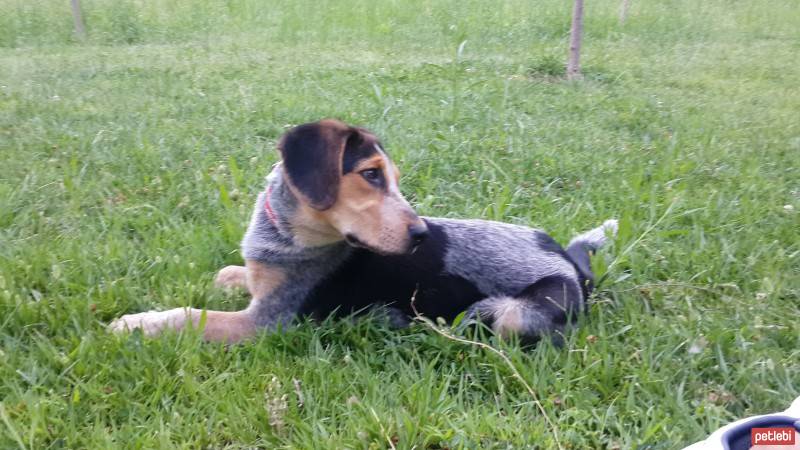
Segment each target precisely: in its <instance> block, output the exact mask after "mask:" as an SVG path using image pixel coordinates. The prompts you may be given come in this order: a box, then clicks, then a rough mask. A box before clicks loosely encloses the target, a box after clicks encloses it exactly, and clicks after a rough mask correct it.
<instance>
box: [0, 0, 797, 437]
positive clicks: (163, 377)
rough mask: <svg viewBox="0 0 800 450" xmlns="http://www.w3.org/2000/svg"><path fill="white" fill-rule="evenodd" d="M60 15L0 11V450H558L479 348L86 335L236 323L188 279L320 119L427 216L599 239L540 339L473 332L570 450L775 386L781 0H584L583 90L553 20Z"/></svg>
mask: <svg viewBox="0 0 800 450" xmlns="http://www.w3.org/2000/svg"><path fill="white" fill-rule="evenodd" d="M83 3H84V13H85V16H86V21H87V28H88V30H89V36H88V40H87V41H86V42H85V43H77V42H75V41H74V39H73V37H72V35H71V17H70V15H69V10H68V2H66V1H64V2H50V1H43V0H39V1H28V0H26V1H22V0H0V8H2V10H3V11H4V14H3V15H2V17H0V447H1V448H17V447H19V448H29V449H39V448H114V447H117V448H169V447H186V448H201V447H210V448H223V447H224V448H252V447H263V448H274V447H284V448H386V447H389V446H390V445H395V446H396V447H398V448H412V447H415V448H520V447H538V448H551V447H555V446H556V440H555V438H554V433H553V430H552V429H551V428H550V426H548V424H547V422H546V421H545V420H544V418H543V416H542V414H541V412H540V411H539V409H538V408H537V406H536V405H535V404H534V402H533V399H532V398H531V396H530V395H529V394H528V392H527V391H526V389H525V388H524V387H523V386H522V385H521V384H520V383H519V382H518V381H517V380H515V379H514V378H513V376H512V371H511V370H510V369H509V368H508V367H507V366H505V365H504V364H503V362H502V361H501V360H500V359H499V358H498V357H497V356H496V355H494V354H493V353H491V352H488V351H486V350H482V349H479V348H473V347H468V346H464V345H462V344H459V343H456V342H453V341H449V340H447V339H445V338H443V337H440V336H439V335H437V334H436V333H434V332H432V331H431V330H429V329H426V328H425V327H423V326H419V325H418V326H415V327H413V328H411V329H408V330H402V331H392V330H389V329H387V328H385V327H384V326H383V325H381V323H380V321H377V320H367V321H361V322H358V323H356V324H353V323H350V322H341V321H340V322H329V323H323V324H314V323H303V324H301V325H299V326H297V327H294V328H292V329H290V330H285V331H283V332H280V333H272V334H267V333H264V334H261V335H260V336H259V337H258V338H257V339H256V340H255V341H253V342H250V343H247V344H243V345H238V346H232V347H229V348H226V347H223V346H221V345H215V344H206V343H203V342H201V340H200V339H199V338H198V336H197V333H193V332H186V333H183V334H180V335H176V334H170V335H167V336H164V337H162V338H158V339H143V338H142V337H141V336H140V335H138V334H133V335H131V336H126V337H118V336H114V335H110V334H108V333H107V332H106V331H105V329H104V325H105V324H106V323H108V322H109V321H110V320H111V319H113V318H115V317H117V316H119V315H121V314H124V313H128V312H139V311H144V310H148V309H153V308H159V309H166V308H171V307H175V306H180V305H192V306H197V307H208V308H214V309H223V310H232V309H235V308H241V307H243V306H244V305H245V304H246V302H247V299H245V298H244V297H243V296H241V295H236V294H225V293H222V292H219V291H216V290H214V289H213V288H212V287H211V280H212V277H213V275H214V272H215V271H216V270H217V269H219V268H220V267H222V266H224V265H226V264H234V263H238V262H240V256H239V254H238V250H237V248H238V242H239V239H240V238H241V236H242V233H243V231H244V228H245V224H246V221H247V218H248V215H249V213H250V210H251V207H252V203H253V201H254V199H255V195H256V193H257V192H258V191H259V190H260V189H261V187H262V182H263V177H264V176H265V174H266V173H267V171H268V170H269V167H270V165H271V164H272V163H273V162H274V161H275V160H276V157H277V154H276V152H275V151H274V145H275V140H276V139H277V138H278V136H279V135H280V134H281V133H282V131H283V130H284V129H285V128H286V127H287V126H289V125H291V124H298V123H302V122H306V121H312V120H317V119H319V118H322V117H338V118H341V119H344V120H346V121H349V122H353V123H357V124H360V125H363V126H366V127H368V128H370V129H373V130H374V131H376V132H377V133H378V134H379V135H380V136H382V137H383V139H384V142H385V144H386V146H387V148H388V149H389V151H390V153H391V154H392V155H393V157H394V159H395V160H396V161H397V163H398V165H399V166H400V168H401V171H402V172H403V178H402V188H403V191H404V192H405V193H406V195H407V196H408V197H409V199H411V201H412V203H414V204H415V205H416V206H417V207H418V209H419V211H420V212H421V213H423V214H426V215H437V216H449V217H481V218H487V219H496V220H503V221H508V222H513V223H521V224H530V225H534V226H538V227H542V228H544V229H546V230H548V231H550V232H551V233H552V234H553V235H554V236H555V237H556V238H558V239H559V240H560V241H561V242H565V241H567V240H568V239H569V238H570V237H571V236H572V235H573V234H575V233H576V232H578V231H581V230H584V229H588V228H590V227H594V226H596V225H598V224H599V223H601V222H602V220H604V219H606V218H609V217H619V218H622V219H623V223H624V224H626V226H624V227H623V230H622V232H621V234H620V237H619V239H618V240H617V242H615V244H614V245H612V246H610V247H609V248H608V249H607V250H605V251H604V252H602V254H601V255H599V258H596V260H597V263H598V267H599V269H600V270H603V267H606V268H608V273H607V276H606V277H605V280H604V282H603V283H602V285H601V287H600V289H599V291H598V292H597V297H596V299H595V301H594V303H593V304H592V306H591V308H590V311H589V313H588V314H587V315H586V316H584V317H582V318H581V320H580V327H579V328H578V329H577V330H575V331H574V332H572V333H571V334H570V335H569V336H568V338H567V343H566V345H565V347H564V348H561V349H558V348H553V347H552V346H550V345H541V346H539V347H537V348H535V349H529V350H520V349H518V348H517V346H515V345H514V343H513V342H512V343H507V342H496V341H495V340H493V339H491V338H486V340H485V342H490V343H492V345H496V346H497V347H498V348H501V349H503V350H504V351H505V352H507V354H508V355H509V357H510V358H511V360H512V361H513V363H514V364H515V366H516V367H517V369H518V370H519V371H520V372H521V373H522V375H523V377H524V378H525V380H526V382H527V383H529V384H530V385H531V387H532V388H533V389H534V390H535V392H536V393H537V397H538V398H539V399H540V400H541V403H542V406H543V407H544V410H545V411H546V412H547V414H548V416H549V417H550V419H551V420H552V422H553V423H554V424H555V427H556V428H557V430H558V437H559V441H560V443H561V444H562V445H563V446H564V447H566V448H654V449H655V448H658V449H660V448H676V447H679V446H680V445H684V444H688V443H689V442H692V441H694V440H698V439H700V438H702V437H704V436H705V435H707V434H708V433H709V432H710V431H712V430H714V429H716V428H717V427H719V426H721V425H723V424H725V423H727V422H729V421H731V420H733V419H735V418H739V417H742V416H745V415H750V414H759V413H765V412H770V411H776V410H781V409H784V408H785V407H786V406H787V405H788V403H789V402H790V401H791V399H793V398H794V397H796V396H797V395H798V394H800V350H798V349H800V321H798V317H799V314H800V273H799V272H800V264H798V260H799V259H800V232H799V231H798V230H799V229H800V220H798V213H797V210H798V209H800V174H798V170H799V169H798V160H800V120H798V118H799V117H800V115H799V114H800V89H798V86H800V63H798V61H797V55H798V52H800V27H798V26H797V24H798V23H800V9H798V8H797V4H796V2H795V1H794V0H775V1H769V2H768V1H765V0H760V1H751V2H741V1H731V0H707V1H702V2H697V1H692V0H670V1H655V0H647V1H645V0H642V1H633V2H632V9H631V13H630V17H629V19H628V21H627V22H626V23H625V24H624V25H620V24H619V23H618V21H617V13H618V9H617V8H618V6H619V2H618V1H612V0H597V1H590V2H587V11H586V14H587V16H586V41H585V53H584V68H585V73H586V75H587V76H586V79H585V80H584V81H582V82H580V83H567V82H565V81H562V80H560V79H559V78H558V77H557V76H554V75H557V74H558V73H559V71H560V70H561V61H563V60H565V49H566V46H567V44H566V41H567V39H566V38H567V36H566V34H567V29H568V24H569V14H570V12H571V11H570V10H571V8H570V6H569V4H568V3H569V2H563V1H557V0H544V1H537V2H530V1H521V0H504V1H500V2H494V3H492V4H491V6H488V5H489V3H487V2H478V1H456V0H446V1H441V2H433V1H424V0H410V1H402V2H401V1H390V0H387V1H378V2H375V1H365V0H342V1H322V2H312V1H309V0H299V1H295V2H270V3H271V4H269V5H267V4H266V2H259V1H256V0H231V1H228V2H223V1H212V0H195V1H182V2H170V1H163V0H161V1H151V2H144V1H134V0H126V1H113V2H112V1H110V0H109V1H106V0H84V2H83ZM463 41H466V44H464V46H463V51H462V52H460V53H459V52H458V51H457V49H458V47H459V44H461V43H462V42H463ZM785 205H789V206H787V207H785ZM792 208H793V209H792ZM659 219H661V220H659ZM443 301H446V299H443ZM690 349H691V351H690ZM295 380H296V381H295ZM301 396H302V404H301V403H300V397H301ZM390 442H391V444H390Z"/></svg>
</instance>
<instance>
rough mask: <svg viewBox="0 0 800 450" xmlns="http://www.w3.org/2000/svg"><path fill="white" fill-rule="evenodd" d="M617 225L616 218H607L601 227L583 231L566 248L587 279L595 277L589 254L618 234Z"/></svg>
mask: <svg viewBox="0 0 800 450" xmlns="http://www.w3.org/2000/svg"><path fill="white" fill-rule="evenodd" d="M617 227H618V223H617V221H616V220H614V219H610V220H606V221H605V222H603V224H602V225H600V226H599V227H597V228H593V229H591V230H589V231H587V232H585V233H581V234H579V235H577V236H575V237H574V238H572V240H571V241H569V245H567V248H566V252H567V255H569V257H570V258H571V259H572V262H574V263H575V265H576V266H578V270H580V271H581V272H582V273H583V276H584V277H586V278H587V279H589V280H592V279H593V278H594V276H593V275H592V267H591V265H590V264H589V255H590V254H591V253H592V252H594V251H596V250H597V249H599V248H600V247H602V246H603V245H605V244H606V242H607V241H608V238H609V237H611V238H613V237H614V236H616V235H617Z"/></svg>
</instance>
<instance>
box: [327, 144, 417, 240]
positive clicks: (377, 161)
mask: <svg viewBox="0 0 800 450" xmlns="http://www.w3.org/2000/svg"><path fill="white" fill-rule="evenodd" d="M368 169H375V170H380V171H381V174H382V176H383V179H384V186H376V185H373V184H371V183H370V182H368V181H367V180H365V179H364V177H363V176H362V175H361V172H362V171H364V170H368ZM396 171H397V168H396V167H394V164H392V162H391V161H390V160H389V159H388V158H387V157H386V155H385V154H384V153H383V152H382V151H380V150H379V152H378V154H376V155H375V156H372V157H369V158H366V159H364V160H363V161H359V162H358V163H357V164H356V165H355V167H354V168H353V171H352V172H350V173H348V174H346V175H344V176H343V177H342V182H341V185H340V186H339V198H338V199H337V201H336V203H335V204H334V205H333V207H332V208H331V209H330V210H328V211H324V212H322V216H323V217H324V218H325V219H326V220H327V221H328V222H329V223H330V224H332V225H333V226H334V228H336V229H337V230H338V231H339V232H340V233H341V234H342V235H343V236H346V235H351V236H353V237H355V238H357V239H358V241H360V242H361V243H363V244H364V245H366V246H367V247H369V248H370V249H372V250H375V251H378V252H382V253H403V252H405V251H407V250H408V249H409V246H410V239H409V235H408V228H409V226H411V225H414V224H416V223H417V222H418V221H419V217H417V215H416V213H414V211H413V209H411V206H410V205H409V204H408V202H407V201H406V200H405V198H403V196H402V194H401V193H400V191H399V189H398V187H397V176H396V173H397V172H396Z"/></svg>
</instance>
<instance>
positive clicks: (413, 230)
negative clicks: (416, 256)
mask: <svg viewBox="0 0 800 450" xmlns="http://www.w3.org/2000/svg"><path fill="white" fill-rule="evenodd" d="M408 235H409V236H410V237H411V245H412V246H414V247H416V246H418V245H419V244H422V241H424V240H425V239H426V238H427V237H428V227H426V226H425V224H417V225H409V226H408Z"/></svg>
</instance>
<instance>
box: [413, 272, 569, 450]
mask: <svg viewBox="0 0 800 450" xmlns="http://www.w3.org/2000/svg"><path fill="white" fill-rule="evenodd" d="M418 288H419V287H417V289H414V293H413V294H412V295H411V310H412V311H414V320H416V321H418V322H420V323H423V324H425V325H426V326H428V328H430V329H431V330H433V331H435V332H436V333H438V334H439V335H440V336H443V337H445V338H447V339H449V340H451V341H455V342H460V343H462V344H466V345H471V346H474V347H480V348H482V349H484V350H489V351H490V352H492V353H494V354H495V355H497V356H499V357H500V359H502V360H503V362H504V363H505V364H506V366H508V368H509V369H511V373H512V374H513V375H514V378H516V379H517V381H519V382H520V384H522V386H523V387H525V390H526V391H528V394H529V395H530V396H531V398H532V399H533V403H534V404H535V405H536V407H537V408H538V409H539V412H541V413H542V416H543V417H544V420H545V422H547V425H548V426H549V427H550V431H551V432H552V433H553V440H555V442H556V447H558V449H559V450H563V448H564V447H563V446H562V445H561V440H560V439H559V438H558V427H556V424H555V423H553V421H552V420H551V419H550V416H548V415H547V411H546V410H545V409H544V406H542V402H540V401H539V396H538V395H536V391H534V390H533V388H532V387H531V385H530V384H528V382H527V381H525V378H523V377H522V374H521V373H520V372H519V370H518V369H517V367H516V366H515V365H514V363H513V362H512V361H511V359H510V358H509V357H508V356H507V355H506V354H505V352H503V351H502V350H498V349H496V348H494V347H492V346H491V345H489V344H486V343H484V342H479V341H473V340H470V339H466V338H462V337H459V336H455V335H453V334H451V333H449V332H448V331H445V330H443V329H442V328H441V327H439V326H437V325H436V324H434V323H433V322H432V321H431V320H430V319H428V318H427V317H423V316H422V315H421V314H420V313H419V311H417V307H416V301H417V290H418Z"/></svg>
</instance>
